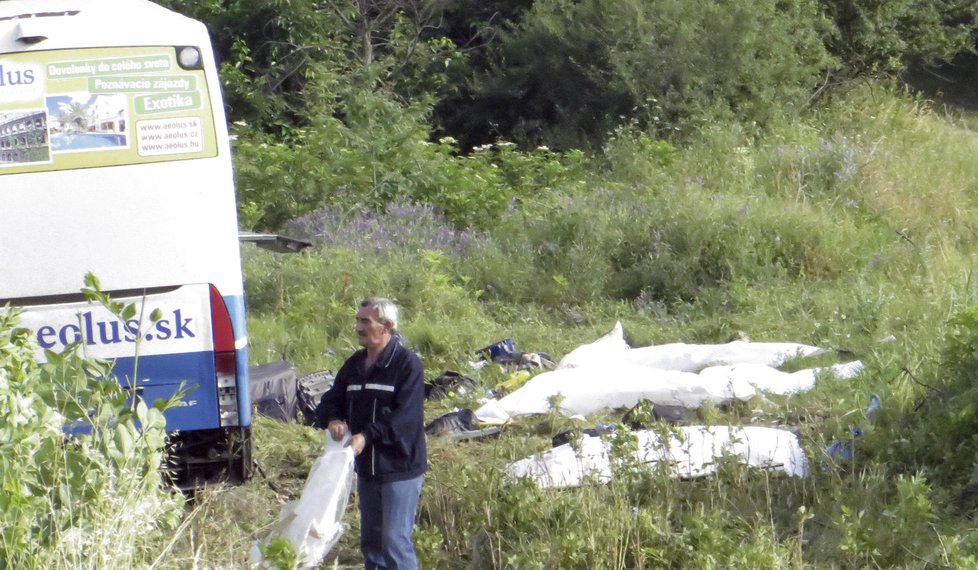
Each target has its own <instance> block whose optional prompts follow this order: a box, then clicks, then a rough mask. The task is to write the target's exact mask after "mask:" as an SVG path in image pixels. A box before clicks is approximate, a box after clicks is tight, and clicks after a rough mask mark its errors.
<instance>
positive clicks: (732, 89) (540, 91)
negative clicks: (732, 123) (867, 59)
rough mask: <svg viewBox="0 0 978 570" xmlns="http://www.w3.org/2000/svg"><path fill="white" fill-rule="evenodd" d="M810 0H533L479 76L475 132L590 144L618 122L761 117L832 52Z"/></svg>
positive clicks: (671, 126) (788, 102) (792, 98)
mask: <svg viewBox="0 0 978 570" xmlns="http://www.w3.org/2000/svg"><path fill="white" fill-rule="evenodd" d="M827 27H828V22H827V21H826V20H824V19H823V18H822V17H821V16H820V14H819V12H818V9H817V5H816V4H815V3H814V2H813V1H811V0H796V1H792V2H783V1H778V0H762V1H759V2H752V3H749V4H745V3H742V2H735V1H732V0H709V1H704V2H696V3H690V2H685V1H682V0H663V1H659V2H645V1H642V0H626V1H623V2H614V3H608V2H600V1H599V0H541V1H538V2H536V3H535V4H534V5H533V8H532V9H531V10H530V11H529V12H528V13H527V14H526V15H525V17H524V19H523V21H522V22H521V23H520V24H519V25H518V26H516V28H515V29H513V30H512V31H511V32H509V33H507V34H506V35H505V37H504V40H503V42H502V43H501V45H500V46H499V48H498V49H497V50H496V51H495V53H494V58H493V62H492V68H491V69H490V70H489V71H488V72H487V73H485V74H483V75H481V76H480V77H478V79H477V89H476V91H477V97H476V100H475V101H474V103H473V105H472V107H473V114H475V115H477V116H479V117H480V118H481V120H482V121H483V123H484V125H485V126H484V127H483V130H484V132H489V133H492V132H496V133H502V134H503V135H504V136H506V135H510V136H514V137H519V138H521V139H522V140H524V141H526V142H527V143H529V144H548V145H552V146H556V147H558V148H588V147H591V148H595V147H599V146H600V144H601V141H602V140H603V139H604V137H605V136H606V135H607V134H608V133H609V132H610V131H611V130H612V129H613V128H614V127H615V126H616V125H618V124H620V123H622V122H628V121H635V122H638V123H639V124H640V125H641V126H643V127H646V128H649V129H651V130H653V131H657V132H659V133H675V132H676V131H679V130H683V129H686V128H687V127H689V126H690V122H689V121H690V120H693V119H700V120H704V118H710V117H716V116H717V115H720V116H736V117H740V118H742V119H744V120H746V121H747V122H751V121H753V122H758V123H763V122H765V121H767V120H769V119H770V117H771V115H772V114H774V113H775V112H777V110H778V109H780V108H781V107H784V106H787V107H789V108H790V107H791V106H797V105H798V104H800V103H804V102H805V101H806V99H807V96H808V94H809V93H810V92H811V90H812V89H813V87H814V86H815V83H816V81H817V78H818V77H819V74H820V72H821V70H823V69H825V68H827V67H832V66H833V64H834V63H833V60H832V59H831V58H830V57H829V56H828V54H827V53H826V51H825V48H824V46H823V45H822V43H821V36H820V33H819V31H820V30H821V31H822V33H825V32H826V31H827Z"/></svg>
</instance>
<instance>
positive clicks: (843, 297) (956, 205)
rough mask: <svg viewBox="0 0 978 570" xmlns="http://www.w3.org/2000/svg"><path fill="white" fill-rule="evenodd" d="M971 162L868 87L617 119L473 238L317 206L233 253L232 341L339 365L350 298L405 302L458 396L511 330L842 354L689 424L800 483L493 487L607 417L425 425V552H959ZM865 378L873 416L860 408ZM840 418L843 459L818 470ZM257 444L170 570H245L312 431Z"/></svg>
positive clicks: (731, 476)
mask: <svg viewBox="0 0 978 570" xmlns="http://www.w3.org/2000/svg"><path fill="white" fill-rule="evenodd" d="M976 151H978V139H976V137H975V135H974V133H973V132H972V131H971V130H969V129H967V128H965V127H964V126H963V123H961V122H960V121H959V120H958V119H956V118H955V117H953V116H946V115H942V114H939V113H936V112H935V111H932V110H931V109H930V108H929V107H928V105H927V104H926V103H925V102H922V101H916V100H913V99H912V98H909V97H907V96H905V95H903V94H901V93H894V92H891V91H889V90H887V89H884V88H881V87H879V86H867V87H865V88H863V89H859V90H856V91H854V92H851V93H849V94H848V95H847V96H845V97H843V98H840V99H839V100H838V101H837V102H835V103H833V104H830V105H827V106H825V107H823V108H821V109H819V110H818V111H816V112H813V113H812V114H811V115H810V116H809V117H808V118H807V119H806V120H805V121H803V122H798V123H795V124H791V125H784V126H782V127H780V128H777V129H774V130H773V131H772V132H771V133H770V134H768V135H766V136H764V137H761V138H753V139H747V138H744V137H743V136H742V135H741V134H740V131H738V129H736V128H733V127H726V126H722V125H717V126H716V127H714V128H712V129H708V130H707V131H705V132H703V133H702V135H701V136H700V137H699V138H698V139H697V140H696V141H695V142H694V143H692V144H690V145H689V146H688V147H686V148H672V147H669V146H668V145H664V144H663V143H658V142H656V141H651V140H648V139H645V138H643V137H641V136H632V135H628V134H626V133H619V135H618V136H617V138H616V140H615V141H613V143H612V144H611V145H609V147H608V149H607V151H606V152H605V153H604V155H603V156H600V157H597V158H595V159H593V160H591V161H589V162H588V163H587V165H586V166H587V168H586V173H585V175H584V179H583V180H580V181H578V182H579V183H576V184H569V185H567V187H566V188H555V189H553V190H552V191H549V192H548V193H547V194H546V195H541V196H540V197H539V198H538V199H532V198H531V199H526V200H523V201H521V202H520V203H518V204H513V205H512V206H511V208H510V210H509V212H508V213H507V214H506V215H505V217H504V219H503V220H502V221H501V222H500V223H499V224H498V225H496V226H494V227H492V228H491V229H489V230H487V231H485V232H484V233H477V234H465V235H463V234H462V233H460V232H458V231H455V230H453V229H452V228H451V227H450V226H448V225H447V224H446V223H445V222H444V221H443V220H441V219H440V218H439V217H438V216H437V215H435V214H434V213H433V212H431V211H430V210H427V209H424V208H420V207H416V206H411V205H398V206H397V207H391V208H389V209H388V211H387V213H386V214H384V215H378V216H374V217H369V219H365V218H364V217H363V216H361V215H357V214H343V213H339V212H335V211H330V212H322V213H321V215H320V217H319V218H318V219H314V220H312V221H310V220H306V225H305V226H304V227H306V228H307V229H308V228H313V233H314V234H317V235H314V236H313V237H314V238H315V239H317V243H319V244H320V245H319V246H317V247H316V248H315V249H314V250H313V251H312V252H311V253H309V254H307V255H302V256H279V255H275V254H270V253H267V252H261V251H252V250H248V251H245V273H246V276H247V289H248V295H249V300H250V308H251V320H250V323H249V326H250V334H251V341H252V355H253V358H254V360H255V361H256V362H262V361H270V360H275V359H279V358H286V359H289V360H291V361H292V362H294V363H295V364H296V366H297V367H298V368H299V370H300V371H302V372H308V371H313V370H318V369H323V368H330V369H333V370H335V369H337V367H338V366H339V364H340V363H341V362H342V359H343V358H345V356H347V355H348V354H349V353H350V351H351V350H353V348H354V347H355V336H354V334H353V319H352V315H353V308H354V306H355V304H356V302H357V301H358V300H359V299H360V298H362V297H364V296H366V295H368V294H385V295H390V296H393V297H395V298H396V299H398V300H399V301H400V302H401V303H402V305H403V307H404V324H403V330H404V333H405V335H406V337H407V338H408V340H409V342H410V344H411V345H412V347H413V348H414V349H415V350H417V351H418V352H419V353H420V354H421V356H422V357H423V360H424V363H425V366H426V370H427V373H428V375H429V377H433V376H435V375H437V374H438V373H440V372H441V371H443V370H456V371H460V372H463V373H465V374H467V375H470V376H472V377H474V378H476V379H477V380H478V381H479V382H480V384H481V386H482V387H483V388H493V387H495V386H496V384H497V383H498V382H500V381H502V380H504V379H505V378H506V377H507V375H506V373H504V372H502V371H500V370H499V369H498V368H496V367H488V368H485V369H482V370H474V369H472V368H470V367H469V364H468V363H469V361H470V360H472V359H473V351H474V350H475V349H478V348H480V347H482V346H485V345H487V344H490V343H492V342H495V341H496V340H499V339H501V338H513V339H515V341H516V343H517V345H518V346H519V347H520V348H521V349H523V350H527V351H543V352H547V353H549V354H551V355H554V356H555V357H558V358H559V357H560V356H562V355H563V354H565V353H566V352H567V351H569V350H570V349H572V348H573V347H575V346H577V345H578V344H581V343H583V342H588V341H590V340H593V339H595V338H597V337H599V336H601V335H602V334H604V333H605V332H607V331H608V330H609V329H610V328H611V326H612V325H613V324H614V322H615V321H616V320H621V321H622V323H623V324H624V329H625V333H626V336H627V338H628V340H629V342H630V343H631V344H632V345H633V346H642V345H648V344H658V343H666V342H676V341H683V342H698V343H716V342H724V341H726V340H727V339H728V338H729V337H730V335H731V334H732V333H734V332H736V331H744V332H745V333H746V334H748V335H749V336H750V338H751V339H752V340H754V341H795V342H803V343H807V344H814V345H818V346H823V347H826V348H830V349H833V350H836V351H844V353H845V354H851V355H855V356H856V357H858V358H859V359H861V360H862V361H863V362H864V363H865V364H866V371H865V372H864V373H863V374H862V375H860V376H859V377H858V378H856V379H854V380H850V381H837V380H836V381H833V380H827V381H824V382H820V383H819V384H818V386H817V387H816V389H815V390H814V391H812V392H810V393H807V394H802V395H797V396H793V397H787V398H784V397H782V398H777V397H769V398H756V399H755V400H753V401H751V402H749V403H747V404H746V405H737V406H730V407H723V408H720V409H707V410H702V411H701V412H700V416H701V418H702V419H703V420H704V421H706V422H708V423H716V424H728V423H733V424H744V423H750V422H762V423H764V424H766V425H771V424H774V425H781V426H793V427H796V428H797V429H798V431H799V433H800V434H801V438H802V442H803V445H804V447H805V449H806V450H807V452H808V455H809V458H810V460H811V462H812V465H813V466H816V468H814V469H812V473H811V475H810V476H809V477H808V478H806V479H804V480H798V479H793V478H785V477H778V476H774V475H772V474H769V473H763V472H755V471H750V470H747V469H744V468H742V467H740V466H737V465H733V464H731V465H724V466H723V468H722V469H721V470H720V472H719V474H718V475H717V476H713V477H709V478H706V479H702V480H694V481H677V480H673V479H669V478H667V477H665V476H664V475H662V474H660V473H655V472H652V471H644V472H643V471H641V470H639V471H637V472H634V473H632V476H627V477H621V478H620V479H619V480H616V481H615V482H614V483H613V484H611V485H605V486H586V487H584V488H581V489H577V490H564V491H540V490H538V489H536V488H535V487H533V486H532V485H529V484H515V485H513V484H506V483H504V482H503V480H502V478H501V475H500V473H501V468H502V467H503V466H504V465H505V464H507V463H508V462H511V461H513V460H515V459H518V458H522V457H525V456H528V455H530V454H532V453H534V452H537V451H541V450H543V449H546V448H548V447H549V445H550V438H551V437H552V436H553V435H554V434H555V433H556V432H557V431H559V430H561V429H565V428H568V427H571V426H575V425H576V426H578V427H586V426H589V425H594V424H595V423H597V422H602V421H603V422H607V421H618V420H619V419H620V414H621V412H620V411H618V412H614V411H609V412H607V413H603V414H598V415H596V416H595V417H589V418H587V421H585V422H581V421H575V420H570V419H567V418H564V417H562V416H558V415H549V416H544V417H538V418H531V419H520V420H519V421H517V422H516V423H515V424H514V425H512V426H510V427H509V428H508V429H507V430H506V431H505V432H504V433H503V434H502V435H501V436H500V437H499V438H498V439H491V440H483V441H475V442H468V443H450V442H446V441H443V440H432V442H431V464H432V470H431V473H430V475H429V477H428V480H427V483H426V486H425V491H424V494H423V497H422V506H421V513H420V525H419V528H418V533H417V541H418V547H419V551H420V552H421V555H422V557H423V561H424V567H425V568H469V567H485V568H490V567H497V568H502V567H510V568H658V567H675V568H694V567H695V568H700V567H702V568H709V567H712V568H729V567H738V568H785V567H795V568H803V567H812V568H848V567H864V566H869V567H894V566H897V567H908V568H924V567H932V566H936V567H965V566H969V565H974V564H975V559H974V558H973V557H972V556H971V552H973V551H974V548H973V547H974V545H975V541H976V540H978V535H976V534H975V533H974V531H973V530H972V525H971V523H970V517H971V515H972V514H973V513H974V509H975V500H974V494H973V493H972V491H971V489H972V487H973V485H974V483H972V482H971V478H970V475H969V473H967V472H964V473H962V472H961V471H962V470H964V471H967V470H969V469H971V467H970V466H971V465H973V464H974V460H975V455H974V451H975V450H974V444H973V443H971V439H972V438H971V435H970V434H969V433H967V430H966V428H967V427H968V426H970V425H971V423H970V422H973V421H974V420H973V416H974V414H975V406H974V400H972V399H970V398H969V394H968V393H967V392H965V391H964V390H965V388H966V387H967V383H966V382H964V381H962V380H961V378H963V377H965V378H966V377H968V371H970V370H972V369H973V368H971V365H972V364H973V360H974V358H975V357H974V355H973V354H972V353H970V352H968V350H967V347H970V346H974V343H975V339H976V338H978V326H975V325H974V323H973V322H972V320H969V318H968V316H967V315H968V314H969V313H968V312H967V310H968V309H970V308H971V307H973V306H974V305H975V304H976V293H978V289H976V286H978V284H976V280H975V278H974V274H973V272H974V267H975V264H974V254H973V250H974V245H975V243H976V241H978V233H976V222H975V219H976V212H978V200H976V199H978V192H976V191H978V163H976V162H975V160H974V156H975V155H976ZM317 231H318V233H317ZM962 315H964V316H962ZM949 323H950V324H949ZM872 393H876V394H878V395H879V396H880V397H881V399H882V402H883V406H882V409H881V410H880V413H879V414H878V415H877V416H876V417H875V419H874V422H869V421H868V420H867V419H866V418H865V417H864V416H863V410H864V408H865V405H866V403H867V401H868V398H869V396H870V394H872ZM476 406H477V403H476V402H475V397H474V396H470V397H468V398H461V399H457V400H449V401H438V402H431V403H429V409H428V410H427V416H428V419H429V420H430V419H433V418H435V417H437V416H438V415H440V414H442V413H444V412H446V411H448V410H450V409H452V408H454V407H471V408H474V407H476ZM945 406H952V407H953V409H954V410H955V412H954V415H953V417H950V416H948V417H945V415H944V414H945V411H944V410H945ZM855 425H860V427H861V428H862V431H863V433H864V436H863V437H862V438H860V439H859V440H857V442H856V450H857V451H856V455H855V458H854V459H853V460H852V461H849V462H839V463H835V462H830V464H829V466H828V467H827V468H826V469H825V470H821V469H818V468H817V466H818V465H820V463H821V462H822V461H823V459H824V451H823V450H824V449H825V448H826V446H827V445H828V444H829V443H831V442H832V441H833V440H835V439H837V438H843V439H844V438H847V437H848V436H849V434H850V433H851V432H850V430H851V429H852V427H853V426H855ZM256 433H257V437H258V439H259V461H260V463H261V465H262V467H263V470H264V472H265V475H266V476H267V478H266V477H259V478H258V479H256V480H255V481H254V482H252V483H250V484H249V485H246V486H244V487H242V488H237V489H224V490H214V491H210V492H208V493H205V494H204V498H203V501H202V502H201V505H200V506H199V507H198V509H199V513H200V514H198V515H197V516H196V517H195V518H194V519H193V520H192V521H191V522H190V523H189V524H190V527H191V528H192V529H193V532H189V531H188V533H186V535H185V536H184V537H183V538H181V539H180V542H179V545H180V548H178V549H176V551H182V552H184V553H185V554H184V557H183V558H174V559H173V560H174V564H176V566H180V565H181V564H182V563H185V561H186V560H189V558H188V557H189V556H190V553H191V552H193V556H195V557H198V559H199V560H201V561H207V562H206V565H220V564H227V563H229V562H235V561H236V562H240V561H242V560H243V558H242V555H243V553H244V552H245V551H246V550H247V545H248V541H249V540H251V539H252V538H254V537H255V536H259V535H261V534H262V532H263V529H265V528H267V527H268V525H270V524H271V523H272V522H274V518H275V516H276V513H277V511H278V509H279V508H280V505H281V503H282V501H283V500H285V499H286V498H288V497H291V496H294V495H295V494H296V493H298V490H299V489H300V488H301V484H302V478H303V477H304V475H305V473H306V472H307V469H308V467H309V466H310V465H311V461H312V459H313V458H314V457H315V455H316V454H317V452H318V449H319V446H320V445H321V438H322V434H321V433H318V432H314V431H312V430H310V429H308V428H304V427H300V426H291V425H280V424H275V423H272V422H268V421H260V422H259V423H258V424H257V427H256ZM938 450H943V451H942V452H938ZM952 450H953V452H952ZM942 453H943V454H944V455H943V457H942ZM969 454H970V455H969ZM949 458H953V459H954V460H955V461H954V465H956V466H958V467H957V472H949V471H948V469H946V468H945V464H946V463H947V462H948V461H949ZM355 519H356V516H355V509H354V508H351V509H350V511H349V520H350V522H351V527H352V528H350V530H349V531H348V532H347V534H346V535H345V537H344V539H343V541H342V542H341V544H340V546H339V547H338V549H337V550H336V551H335V552H334V555H336V556H338V561H339V564H340V565H355V564H356V563H357V560H358V559H357V556H358V554H357V548H356V536H357V531H356V528H355V526H356V520H355ZM231 521H234V522H235V524H234V525H231V524H229V523H230V522H231ZM178 560H181V561H183V562H177V561H178ZM201 564H202V565H203V564H205V563H204V562H201Z"/></svg>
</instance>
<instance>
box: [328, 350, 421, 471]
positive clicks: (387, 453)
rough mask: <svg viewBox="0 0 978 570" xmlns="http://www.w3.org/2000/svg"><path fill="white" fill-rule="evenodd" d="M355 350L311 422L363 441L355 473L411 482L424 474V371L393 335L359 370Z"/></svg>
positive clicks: (364, 354) (363, 355) (359, 358)
mask: <svg viewBox="0 0 978 570" xmlns="http://www.w3.org/2000/svg"><path fill="white" fill-rule="evenodd" d="M366 357H367V351H366V350H365V349H360V350H358V351H357V352H355V353H354V354H353V356H351V357H350V358H349V359H347V361H346V362H345V363H344V364H343V366H342V367H341V368H340V370H339V372H337V373H336V379H335V380H334V381H333V385H332V386H331V387H330V389H329V390H327V391H326V393H325V394H323V398H322V400H320V402H319V406H318V407H317V408H316V418H317V423H318V425H319V426H321V427H324V428H325V427H327V426H328V425H329V422H331V421H332V420H343V421H345V422H346V423H347V425H348V426H349V428H350V433H351V434H357V433H359V434H362V435H363V437H364V439H365V440H366V441H365V443H366V445H365V446H364V448H363V452H361V453H360V455H358V456H357V458H356V467H357V474H358V475H359V476H360V477H363V478H364V479H368V480H371V481H377V482H381V483H383V482H388V481H401V480H404V479H413V478H414V477H417V476H419V475H421V474H423V473H424V472H425V471H427V470H428V451H427V447H426V445H425V434H424V370H423V368H422V366H421V359H419V358H418V356H417V355H416V354H414V352H412V351H411V350H409V349H408V348H406V347H404V346H403V345H402V344H401V339H400V337H399V336H394V337H392V338H391V341H390V342H389V343H388V344H387V346H386V347H385V348H384V350H383V352H381V354H380V357H379V358H377V362H376V363H374V365H373V366H372V367H371V368H370V370H367V371H364V369H363V365H364V361H365V359H366Z"/></svg>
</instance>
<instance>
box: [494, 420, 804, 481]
mask: <svg viewBox="0 0 978 570" xmlns="http://www.w3.org/2000/svg"><path fill="white" fill-rule="evenodd" d="M635 435H636V436H637V437H638V451H637V452H636V453H635V457H636V459H638V460H639V461H641V462H642V463H645V464H647V465H649V466H650V467H652V468H656V467H658V468H663V469H666V470H668V473H669V475H670V476H672V477H680V478H692V477H701V476H704V475H709V474H711V473H713V472H714V471H716V468H717V462H718V460H719V459H721V458H724V457H728V458H731V459H733V460H735V461H739V462H741V463H743V464H746V465H749V466H751V467H756V468H760V469H768V470H772V471H777V472H781V473H786V474H788V475H791V476H795V477H805V476H806V475H807V473H808V460H807V458H806V456H805V453H804V451H803V450H802V448H801V445H800V443H799V441H798V436H796V435H795V434H793V433H791V432H790V431H788V430H785V429H779V428H770V427H761V426H743V427H738V426H683V427H677V428H674V429H673V430H672V431H670V432H669V434H668V435H666V436H663V435H660V433H659V432H656V431H651V430H643V431H637V432H635ZM611 461H612V458H611V442H610V441H607V440H605V439H602V438H600V437H590V436H584V437H582V438H581V440H580V441H579V445H578V446H577V449H575V448H574V446H572V445H571V444H569V443H567V444H564V445H561V446H558V447H555V448H553V449H550V450H547V451H545V452H543V453H539V454H536V455H533V456H530V457H527V458H525V459H521V460H519V461H516V462H515V463H511V464H509V465H508V466H507V467H506V469H505V471H506V475H507V476H509V477H510V478H514V479H515V478H521V477H527V478H529V479H530V480H532V481H533V482H534V483H535V484H536V485H537V486H538V487H540V488H542V489H546V488H552V487H553V488H560V487H577V486H580V485H581V483H582V482H583V481H584V480H585V479H588V478H593V479H594V480H596V481H598V482H608V481H611V479H612V477H613V472H612V468H611V466H612V464H611Z"/></svg>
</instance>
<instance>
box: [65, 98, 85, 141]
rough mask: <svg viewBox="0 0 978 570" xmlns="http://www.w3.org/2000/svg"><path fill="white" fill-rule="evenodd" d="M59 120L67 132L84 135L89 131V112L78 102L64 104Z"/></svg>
mask: <svg viewBox="0 0 978 570" xmlns="http://www.w3.org/2000/svg"><path fill="white" fill-rule="evenodd" d="M58 120H59V121H60V122H61V125H62V127H63V128H64V129H65V131H74V132H76V133H84V132H85V131H87V130H88V111H87V109H85V105H83V104H82V103H80V102H78V101H72V102H71V103H70V104H69V103H63V104H62V105H61V114H60V115H59V116H58Z"/></svg>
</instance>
